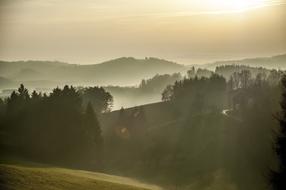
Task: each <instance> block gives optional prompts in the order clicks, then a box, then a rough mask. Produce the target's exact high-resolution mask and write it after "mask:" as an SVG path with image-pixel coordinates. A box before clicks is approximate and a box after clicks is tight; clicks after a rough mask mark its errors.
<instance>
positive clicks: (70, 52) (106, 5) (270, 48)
mask: <svg viewBox="0 0 286 190" xmlns="http://www.w3.org/2000/svg"><path fill="white" fill-rule="evenodd" d="M279 53H286V0H282V1H271V0H252V1H251V0H0V59H2V60H19V59H21V60H23V59H24V60H27V59H37V60H39V59H40V60H60V61H66V62H71V63H78V64H92V63H99V62H101V61H104V60H108V59H112V58H116V57H122V56H134V57H138V58H143V57H149V56H153V57H160V58H165V59H170V60H174V61H178V62H180V63H184V64H193V63H202V62H207V61H211V60H216V59H229V58H238V57H253V56H268V55H273V54H279Z"/></svg>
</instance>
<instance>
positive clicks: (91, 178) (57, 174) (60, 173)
mask: <svg viewBox="0 0 286 190" xmlns="http://www.w3.org/2000/svg"><path fill="white" fill-rule="evenodd" d="M0 189H1V190H2V189H3V190H93V189H94V190H159V189H160V188H159V187H157V186H152V185H147V184H143V183H140V182H139V181H136V180H133V179H130V178H125V177H119V176H113V175H107V174H103V173H96V172H88V171H83V170H71V169H64V168H53V167H45V166H37V165H35V166H26V165H25V166H24V165H10V164H0Z"/></svg>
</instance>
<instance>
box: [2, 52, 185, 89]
mask: <svg viewBox="0 0 286 190" xmlns="http://www.w3.org/2000/svg"><path fill="white" fill-rule="evenodd" d="M186 69H187V68H186V67H185V66H183V65H179V64H177V63H174V62H170V61H166V60H163V59H157V58H145V59H135V58H132V57H123V58H118V59H114V60H111V61H107V62H103V63H101V64H93V65H75V64H67V63H62V62H49V61H18V62H5V61H0V76H1V77H4V78H6V79H9V80H12V81H15V82H22V83H23V82H25V84H26V86H29V85H30V86H33V84H35V83H36V81H45V85H46V87H48V86H49V84H51V85H50V86H52V87H54V85H55V83H57V84H58V85H61V84H73V85H94V84H96V85H111V84H112V85H124V86H127V85H135V84H139V82H140V81H141V80H142V79H144V78H150V77H153V76H154V75H156V74H170V73H174V72H182V71H185V70H186Z"/></svg>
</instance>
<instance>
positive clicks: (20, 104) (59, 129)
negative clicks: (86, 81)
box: [0, 85, 112, 168]
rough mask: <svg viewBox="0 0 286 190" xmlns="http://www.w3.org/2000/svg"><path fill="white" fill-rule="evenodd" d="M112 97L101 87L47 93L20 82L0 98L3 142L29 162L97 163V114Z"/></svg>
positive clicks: (99, 145)
mask: <svg viewBox="0 0 286 190" xmlns="http://www.w3.org/2000/svg"><path fill="white" fill-rule="evenodd" d="M111 103H112V96H111V95H110V94H109V93H108V92H105V90H103V89H102V88H99V87H90V88H82V89H79V90H77V89H75V88H74V87H72V86H65V87H63V88H62V89H61V88H55V89H54V90H53V91H52V92H51V93H50V94H48V95H47V94H42V93H37V92H36V91H33V92H32V93H29V91H28V90H27V89H26V88H25V87H24V85H21V86H20V87H19V88H18V90H17V91H14V92H13V93H12V94H11V95H10V96H9V97H8V98H7V99H5V100H4V101H3V100H1V101H0V110H1V123H0V125H1V136H2V137H1V139H2V142H1V146H2V147H3V148H5V150H7V151H8V152H9V153H12V154H17V155H21V156H23V155H24V157H27V158H31V159H33V160H37V161H42V162H50V163H55V164H62V165H67V166H73V167H87V168H98V167H101V164H100V163H101V162H102V151H103V137H102V132H101V126H100V123H99V121H98V116H97V115H98V114H99V113H101V112H106V111H108V110H109V109H110V106H111Z"/></svg>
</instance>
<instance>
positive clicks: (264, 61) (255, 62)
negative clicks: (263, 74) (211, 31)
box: [203, 53, 286, 70]
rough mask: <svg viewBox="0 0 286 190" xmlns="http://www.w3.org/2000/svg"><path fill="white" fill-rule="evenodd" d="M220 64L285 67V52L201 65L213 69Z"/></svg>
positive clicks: (270, 67)
mask: <svg viewBox="0 0 286 190" xmlns="http://www.w3.org/2000/svg"><path fill="white" fill-rule="evenodd" d="M221 65H247V66H251V67H264V68H267V69H283V70H285V69H286V53H285V54H280V55H275V56H271V57H257V58H246V59H240V60H226V61H217V62H214V63H209V64H205V65H204V66H203V67H205V68H207V69H212V70H213V69H215V67H217V66H221Z"/></svg>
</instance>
